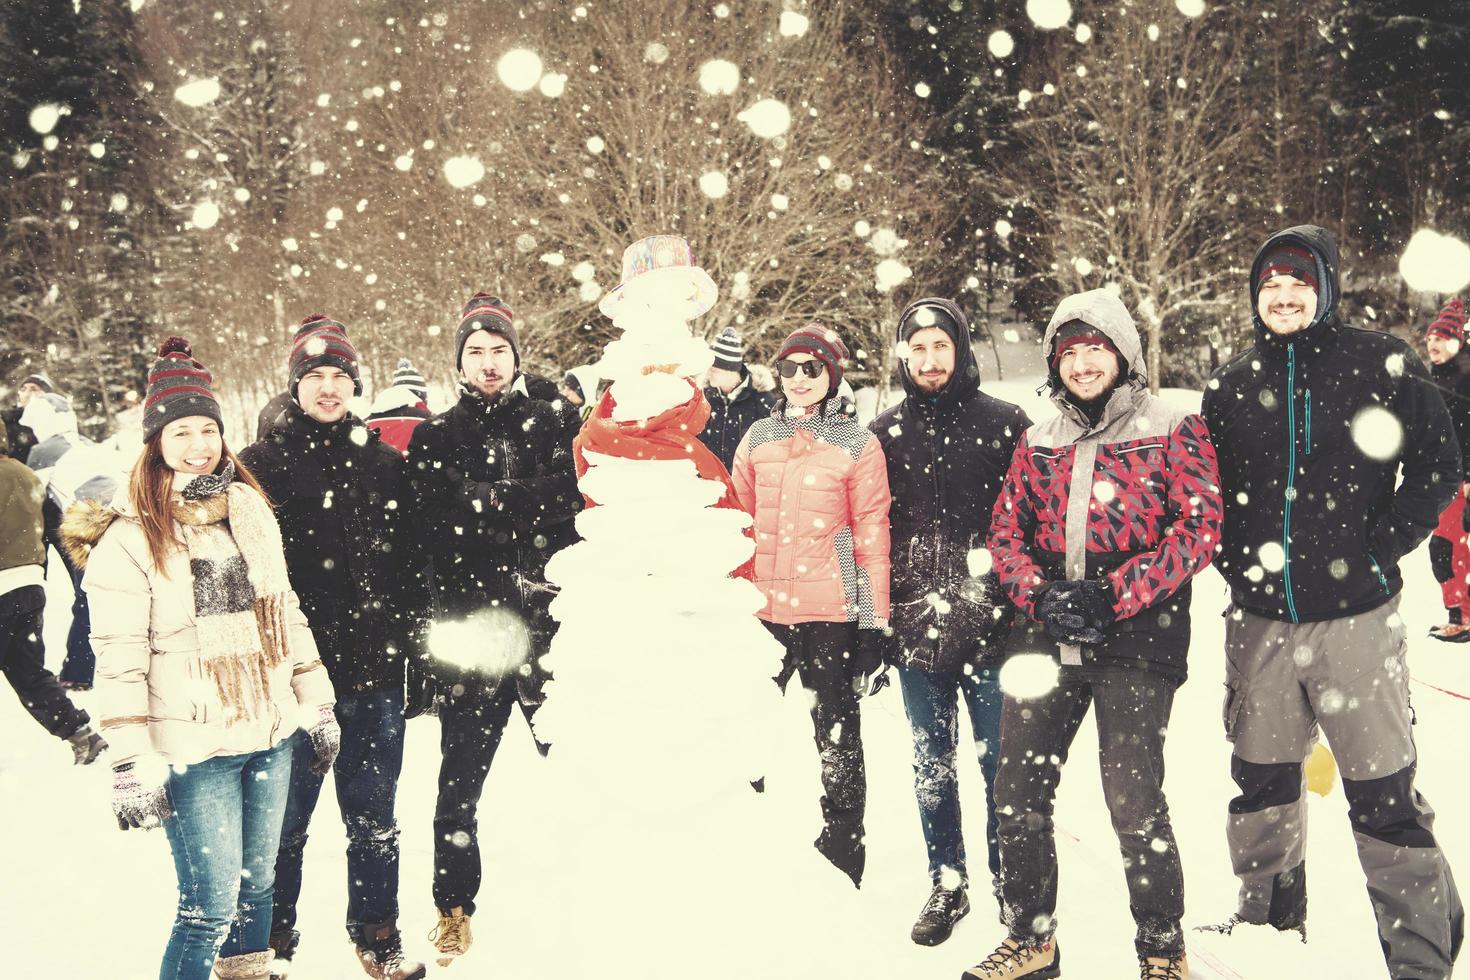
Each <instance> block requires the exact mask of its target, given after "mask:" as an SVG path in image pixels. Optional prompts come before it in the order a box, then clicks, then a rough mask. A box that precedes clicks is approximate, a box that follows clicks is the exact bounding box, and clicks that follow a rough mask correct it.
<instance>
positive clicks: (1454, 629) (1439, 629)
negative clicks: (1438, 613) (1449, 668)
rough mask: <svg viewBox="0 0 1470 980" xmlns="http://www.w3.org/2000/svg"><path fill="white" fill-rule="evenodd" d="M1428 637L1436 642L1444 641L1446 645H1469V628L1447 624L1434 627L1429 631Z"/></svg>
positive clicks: (1458, 624) (1457, 624)
mask: <svg viewBox="0 0 1470 980" xmlns="http://www.w3.org/2000/svg"><path fill="white" fill-rule="evenodd" d="M1429 635H1430V636H1432V637H1434V638H1435V639H1436V640H1444V641H1445V642H1446V643H1470V626H1464V625H1462V624H1460V623H1447V624H1446V625H1444V626H1436V627H1434V628H1433V629H1431V630H1430V631H1429Z"/></svg>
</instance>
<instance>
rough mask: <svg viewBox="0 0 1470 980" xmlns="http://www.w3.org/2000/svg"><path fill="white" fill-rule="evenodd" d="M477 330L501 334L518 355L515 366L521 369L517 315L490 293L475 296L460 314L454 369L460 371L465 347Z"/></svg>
mask: <svg viewBox="0 0 1470 980" xmlns="http://www.w3.org/2000/svg"><path fill="white" fill-rule="evenodd" d="M476 330H488V331H489V332H490V333H494V334H499V335H500V336H502V337H504V338H505V339H506V342H507V343H509V344H510V349H511V350H512V351H513V352H514V353H515V356H516V367H520V366H521V337H520V334H518V333H516V327H515V314H514V313H512V312H511V311H510V307H509V306H507V305H506V304H505V303H504V302H503V301H502V300H501V299H500V298H499V297H497V296H491V295H490V294H489V293H476V294H475V295H473V296H471V297H470V298H469V301H468V302H467V303H465V305H464V311H463V312H461V313H460V315H459V330H458V331H457V332H456V333H455V335H454V367H455V369H456V370H460V369H461V368H462V367H463V362H464V345H465V342H466V341H468V340H469V339H470V334H472V333H474V332H475V331H476Z"/></svg>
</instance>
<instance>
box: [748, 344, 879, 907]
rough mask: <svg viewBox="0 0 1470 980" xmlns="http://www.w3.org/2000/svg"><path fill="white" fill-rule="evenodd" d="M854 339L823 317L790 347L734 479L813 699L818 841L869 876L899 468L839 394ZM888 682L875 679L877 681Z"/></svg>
mask: <svg viewBox="0 0 1470 980" xmlns="http://www.w3.org/2000/svg"><path fill="white" fill-rule="evenodd" d="M846 361H847V348H846V346H844V345H843V343H842V340H841V339H840V338H839V337H838V336H837V334H836V333H834V332H833V331H831V330H829V329H827V328H825V327H822V326H820V325H817V324H812V325H809V326H806V327H802V328H801V329H800V330H797V331H796V332H794V333H793V334H791V336H789V337H787V338H786V340H785V342H784V343H783V344H782V345H781V352H780V354H779V355H777V368H778V373H779V374H780V377H781V391H782V398H781V399H780V400H779V401H778V402H777V403H776V407H775V410H774V411H773V412H772V414H771V416H770V417H769V418H764V419H761V420H759V421H757V422H756V423H755V424H754V425H752V426H751V427H750V429H749V431H747V432H746V434H745V437H744V438H743V439H742V440H741V441H740V446H739V448H738V449H736V451H735V465H734V467H733V469H732V471H731V474H730V476H731V478H732V480H733V481H734V484H735V492H736V495H737V496H738V497H739V498H740V504H741V506H742V507H744V508H745V509H746V510H747V511H749V512H750V513H751V514H752V515H753V516H754V518H755V539H756V545H755V576H754V578H755V584H756V585H757V586H758V587H759V588H760V589H761V591H762V592H763V593H765V596H766V604H765V607H764V608H763V609H762V610H761V611H760V613H759V615H760V618H761V619H762V620H764V621H765V623H766V628H767V629H769V630H770V631H771V633H772V634H773V635H774V636H775V637H776V639H777V640H779V641H780V642H781V645H782V646H784V647H785V648H786V658H785V661H784V663H783V667H782V671H781V674H780V676H779V677H778V678H777V680H778V682H779V683H780V684H781V685H782V686H783V687H784V686H785V684H786V683H787V681H789V680H790V678H791V675H792V674H793V673H799V674H800V676H801V683H802V686H803V687H805V688H806V689H807V690H808V691H809V692H810V693H811V695H812V697H813V706H812V725H813V727H814V729H815V732H816V739H817V746H818V749H819V751H820V754H821V760H822V788H823V790H824V795H823V796H822V816H823V820H824V823H825V826H824V828H823V830H822V834H821V836H819V837H818V838H817V841H816V846H817V849H818V850H819V851H821V852H822V854H823V855H825V856H826V857H827V859H828V860H830V861H831V862H832V863H833V864H834V865H836V866H837V867H838V868H839V869H840V870H842V871H843V872H845V873H846V874H847V875H848V876H849V877H850V878H852V881H853V884H855V885H856V884H860V883H861V881H862V873H863V864H864V854H865V852H864V848H863V809H864V805H865V801H866V796H867V779H866V775H865V773H864V769H863V746H862V732H861V728H860V722H859V713H858V699H859V697H860V696H861V694H862V692H863V691H864V690H865V689H866V688H867V685H868V683H869V678H870V677H871V675H873V674H875V673H877V671H878V669H879V668H880V667H881V666H882V653H881V650H882V634H883V631H885V630H886V629H887V626H888V504H889V494H888V469H887V466H886V465H885V464H884V461H883V450H882V448H881V447H880V446H879V444H878V440H877V438H876V437H875V436H874V435H873V434H872V433H871V432H869V431H868V430H867V429H866V428H864V427H863V426H862V425H860V424H858V422H857V421H856V420H855V419H853V418H852V417H851V416H849V415H848V414H847V413H846V412H845V411H844V405H843V403H842V400H841V399H840V398H838V397H836V393H837V388H838V386H839V385H840V384H841V383H842V370H843V367H844V365H845V364H846ZM876 686H877V685H876V684H875V688H876Z"/></svg>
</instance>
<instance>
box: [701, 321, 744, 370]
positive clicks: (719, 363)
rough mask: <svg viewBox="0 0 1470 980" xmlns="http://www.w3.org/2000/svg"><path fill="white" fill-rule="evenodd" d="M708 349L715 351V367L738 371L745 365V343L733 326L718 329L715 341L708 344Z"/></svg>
mask: <svg viewBox="0 0 1470 980" xmlns="http://www.w3.org/2000/svg"><path fill="white" fill-rule="evenodd" d="M709 349H710V350H712V351H714V352H715V367H717V368H720V369H722V370H725V371H739V370H740V369H741V368H742V367H743V366H744V365H745V344H744V343H742V342H741V340H740V334H738V333H736V332H735V328H734V327H726V328H725V329H724V330H721V331H720V335H719V336H718V337H716V338H715V342H714V343H713V344H710V345H709Z"/></svg>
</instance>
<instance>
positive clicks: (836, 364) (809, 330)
mask: <svg viewBox="0 0 1470 980" xmlns="http://www.w3.org/2000/svg"><path fill="white" fill-rule="evenodd" d="M797 353H806V354H810V355H812V356H813V357H815V358H816V359H817V360H819V361H821V362H822V363H823V364H824V365H826V367H827V377H828V378H829V379H831V381H832V390H833V391H836V390H837V386H838V385H840V384H842V371H843V369H844V368H846V367H847V362H848V360H849V358H850V355H849V354H848V353H847V345H846V344H844V343H843V342H842V338H841V337H839V336H837V331H835V330H832V329H831V328H829V327H824V326H822V325H821V324H820V323H808V324H807V325H806V326H804V327H802V328H801V329H800V330H796V331H794V332H792V334H791V336H789V337H787V338H786V339H785V340H784V341H782V342H781V351H780V353H778V354H777V355H776V360H778V361H779V360H782V359H783V358H785V357H786V355H787V354H797Z"/></svg>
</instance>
